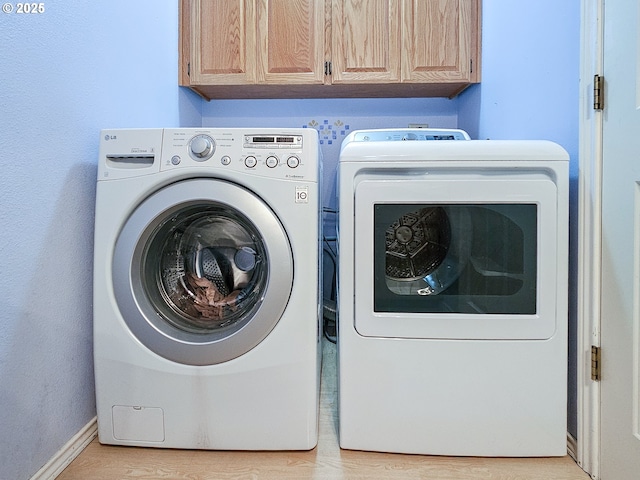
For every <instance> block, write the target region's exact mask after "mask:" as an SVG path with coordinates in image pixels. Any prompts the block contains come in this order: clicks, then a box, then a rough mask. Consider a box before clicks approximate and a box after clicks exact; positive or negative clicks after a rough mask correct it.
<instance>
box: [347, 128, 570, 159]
mask: <svg viewBox="0 0 640 480" xmlns="http://www.w3.org/2000/svg"><path fill="white" fill-rule="evenodd" d="M354 133H356V132H354ZM402 161H405V162H436V161H474V162H475V161H497V162H501V161H506V162H509V161H511V162H512V161H566V162H568V161H569V154H568V153H567V151H566V150H565V149H564V148H563V147H561V146H560V145H558V144H557V143H554V142H551V141H547V140H468V141H452V140H444V141H436V142H430V141H423V142H420V141H417V142H411V141H409V142H402V141H400V142H398V141H349V138H347V139H345V141H344V142H343V144H342V149H341V152H340V162H341V163H344V162H371V163H376V164H381V163H384V162H402Z"/></svg>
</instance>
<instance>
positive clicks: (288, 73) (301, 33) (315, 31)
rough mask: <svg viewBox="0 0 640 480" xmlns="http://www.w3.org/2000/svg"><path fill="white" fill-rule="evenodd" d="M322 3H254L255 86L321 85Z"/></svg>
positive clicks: (300, 0)
mask: <svg viewBox="0 0 640 480" xmlns="http://www.w3.org/2000/svg"><path fill="white" fill-rule="evenodd" d="M324 3H325V2H324V1H323V0H258V1H257V12H258V14H257V26H256V31H257V32H258V33H257V41H258V45H257V52H256V55H257V61H256V67H257V82H258V83H274V84H282V83H298V84H300V83H303V84H308V83H323V82H324V50H325V34H324V33H325V9H324V7H325V6H324Z"/></svg>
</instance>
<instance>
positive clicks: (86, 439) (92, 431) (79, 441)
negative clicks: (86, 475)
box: [31, 417, 98, 480]
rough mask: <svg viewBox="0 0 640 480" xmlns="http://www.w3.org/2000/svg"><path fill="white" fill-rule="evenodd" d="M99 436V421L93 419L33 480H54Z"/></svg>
mask: <svg viewBox="0 0 640 480" xmlns="http://www.w3.org/2000/svg"><path fill="white" fill-rule="evenodd" d="M97 434H98V419H97V417H93V418H92V419H91V421H90V422H89V423H87V424H86V425H85V426H84V427H82V429H81V430H80V431H79V432H78V433H76V434H75V435H74V436H73V437H72V438H71V440H69V441H68V442H67V443H66V444H65V445H64V446H63V447H62V448H61V449H60V450H59V451H58V452H57V453H56V454H55V455H54V456H53V457H52V458H51V460H49V461H48V462H47V463H46V464H45V465H44V466H43V467H42V468H41V469H40V470H38V471H37V472H36V474H35V475H34V476H33V477H31V480H53V479H55V478H56V477H57V476H58V475H60V474H61V473H62V471H63V470H64V469H65V468H67V466H68V465H69V464H70V463H71V462H73V460H74V459H75V458H76V457H77V456H78V455H80V453H82V451H83V450H84V449H85V448H86V446H87V445H89V443H91V441H92V440H93V439H94V438H95V437H96V435H97Z"/></svg>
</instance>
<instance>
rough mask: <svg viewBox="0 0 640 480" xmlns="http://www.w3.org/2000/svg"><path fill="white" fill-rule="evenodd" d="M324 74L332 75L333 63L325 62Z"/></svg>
mask: <svg viewBox="0 0 640 480" xmlns="http://www.w3.org/2000/svg"><path fill="white" fill-rule="evenodd" d="M324 74H325V75H331V62H324Z"/></svg>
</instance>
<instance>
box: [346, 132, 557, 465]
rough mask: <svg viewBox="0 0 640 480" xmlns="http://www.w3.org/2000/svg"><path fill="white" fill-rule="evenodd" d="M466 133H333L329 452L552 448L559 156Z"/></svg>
mask: <svg viewBox="0 0 640 480" xmlns="http://www.w3.org/2000/svg"><path fill="white" fill-rule="evenodd" d="M468 138H469V137H468V136H467V135H466V134H464V132H461V131H457V130H452V131H428V130H414V129H408V130H371V131H358V132H353V133H351V134H350V135H349V136H348V137H347V138H346V139H345V140H344V142H343V144H342V150H341V154H340V161H339V165H338V195H339V200H338V205H339V222H338V229H339V233H338V241H339V256H338V258H339V278H338V302H337V303H338V316H339V320H338V324H339V325H338V359H339V360H338V368H339V370H338V377H339V389H338V391H339V434H340V446H341V447H342V448H347V449H357V450H372V451H384V452H401V453H415V454H433V455H464V456H562V455H565V454H566V451H567V449H566V408H567V402H566V398H567V393H566V392H567V297H568V287H567V277H568V273H567V269H568V266H567V263H568V154H567V152H566V151H565V150H564V149H562V148H561V147H560V146H558V145H557V144H555V143H552V142H547V141H524V140H523V141H491V140H484V141H480V140H469V139H468Z"/></svg>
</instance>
